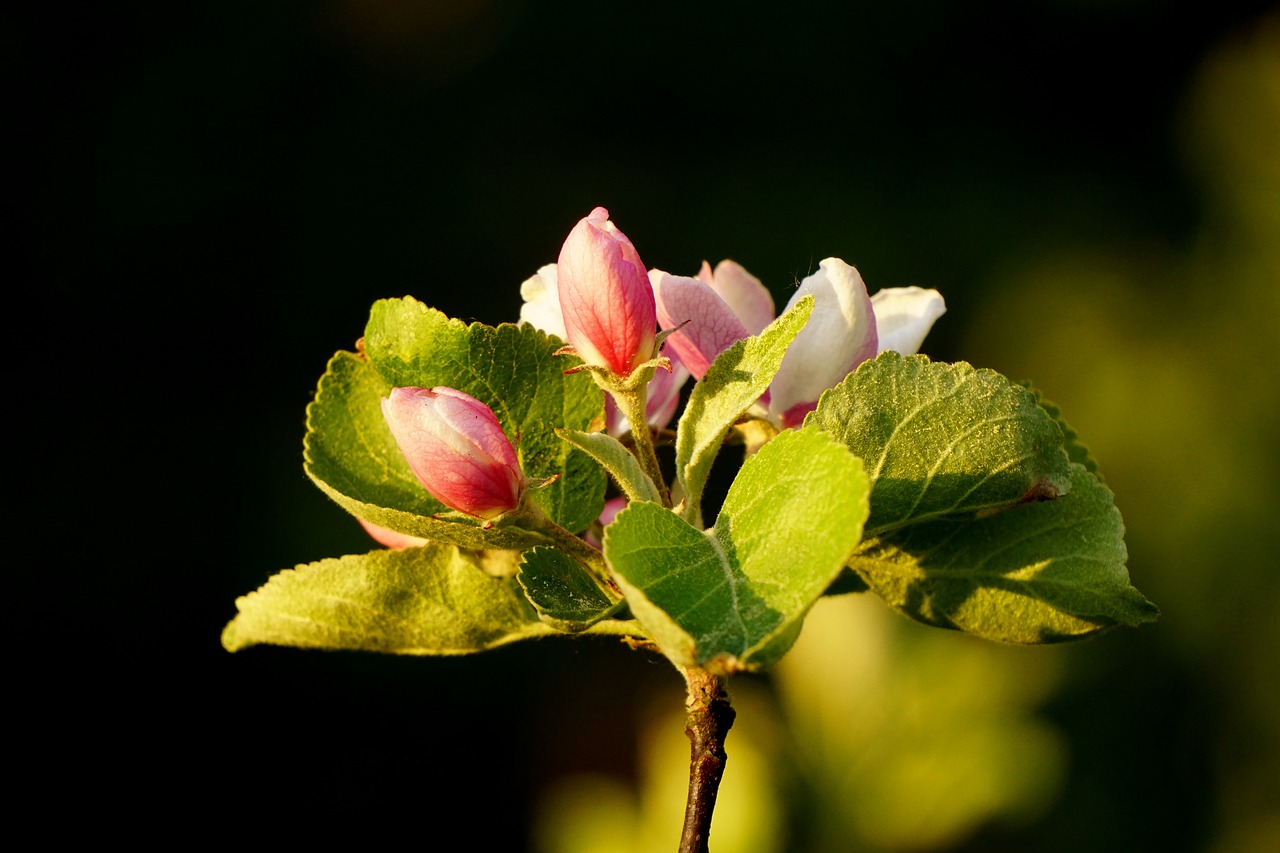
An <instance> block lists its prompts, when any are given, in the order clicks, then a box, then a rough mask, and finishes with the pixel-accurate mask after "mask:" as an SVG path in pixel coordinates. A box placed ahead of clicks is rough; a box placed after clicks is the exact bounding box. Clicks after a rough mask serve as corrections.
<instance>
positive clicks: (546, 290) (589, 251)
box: [520, 207, 946, 434]
mask: <svg viewBox="0 0 1280 853" xmlns="http://www.w3.org/2000/svg"><path fill="white" fill-rule="evenodd" d="M608 217H609V213H608V211H607V210H605V209H604V208H599V207H598V208H596V209H595V210H594V211H592V212H591V215H590V216H588V217H587V218H585V219H583V220H582V221H580V222H579V223H578V225H577V226H575V228H574V229H573V231H571V232H570V234H569V237H568V239H566V240H565V244H564V248H563V249H562V250H561V252H560V261H559V263H558V264H547V265H546V266H544V267H542V268H541V269H539V270H538V271H537V273H536V274H535V275H533V276H532V277H530V278H529V279H527V280H526V281H525V282H524V284H523V285H522V286H521V288H520V295H521V296H522V297H523V299H524V305H523V306H522V307H521V309H520V319H521V320H522V321H524V322H526V323H528V324H530V325H532V326H534V327H535V328H538V329H541V330H542V331H544V332H547V333H549V334H553V335H557V336H559V337H561V338H562V339H564V340H566V341H568V342H569V344H570V345H571V346H572V347H574V348H575V349H576V350H577V352H578V354H579V355H580V356H582V358H583V360H584V361H586V362H587V363H588V364H595V365H597V366H600V367H607V368H609V369H611V370H613V371H615V372H617V373H623V372H624V370H623V369H624V368H625V371H626V372H629V371H630V370H631V369H634V368H635V367H636V366H637V365H639V364H641V363H643V362H644V361H645V360H646V359H648V358H650V357H652V355H653V353H652V345H653V344H652V342H653V340H654V336H653V325H654V320H653V318H655V317H656V320H657V323H658V324H660V325H661V327H662V329H663V330H666V331H669V332H670V337H668V338H667V340H666V345H665V347H664V348H663V352H662V355H664V356H666V357H667V358H669V359H670V360H671V362H672V364H673V370H672V371H671V372H670V373H665V372H664V371H657V373H656V374H655V376H654V379H653V380H652V382H651V383H650V388H649V398H648V399H649V405H648V409H647V412H646V414H647V420H648V421H649V424H650V426H653V427H659V428H660V427H663V426H666V425H667V424H668V423H670V421H671V418H672V417H673V416H674V414H675V407H676V403H677V400H678V396H679V392H680V387H681V386H682V385H683V384H684V382H685V381H686V380H687V378H688V377H689V376H692V377H693V378H694V379H695V380H698V379H701V378H702V377H703V376H704V375H705V374H706V372H707V369H708V368H709V367H710V366H711V363H712V362H714V361H715V359H716V356H718V355H719V354H720V353H722V352H723V351H724V350H725V349H727V348H728V347H729V346H731V345H732V344H734V343H735V342H737V341H739V340H742V339H743V338H746V337H748V336H750V335H757V334H759V333H760V332H761V331H762V330H763V329H764V328H765V327H766V326H767V325H769V323H770V322H772V321H773V319H774V316H775V312H774V302H773V296H772V295H771V294H770V292H769V290H768V288H766V287H765V286H764V284H763V283H761V281H760V280H759V279H758V278H756V277H755V276H753V275H751V274H750V273H749V272H747V271H746V270H745V269H743V268H742V266H740V265H739V264H737V263H735V262H733V261H729V260H725V261H721V262H720V263H719V264H717V265H716V267H715V269H714V270H712V268H711V265H710V264H708V263H706V262H705V261H704V262H703V264H702V269H701V270H700V271H699V273H698V275H697V277H687V276H678V275H673V274H671V273H668V272H665V271H663V270H659V269H652V270H649V272H648V275H647V278H646V279H645V280H644V281H642V280H641V277H640V276H639V275H637V270H638V269H642V264H641V261H640V257H639V255H638V254H637V253H636V251H635V247H634V246H632V244H631V241H630V240H628V239H627V238H626V236H625V235H624V234H623V233H622V232H621V231H619V230H618V229H617V227H616V226H615V225H614V224H613V223H612V222H611V221H610V220H609V218H608ZM566 260H567V261H568V262H569V265H568V266H566ZM588 276H590V277H589V278H588ZM807 295H812V296H813V297H814V301H815V304H814V310H813V314H812V316H811V318H810V320H809V323H808V324H807V325H806V326H805V328H804V330H802V331H801V332H800V334H799V335H798V336H797V337H796V339H795V341H794V342H793V343H792V344H791V347H790V348H789V349H788V351H787V355H786V357H785V358H784V360H783V362H782V367H781V368H780V369H779V371H778V374H777V376H776V377H775V378H774V380H773V384H772V385H771V386H770V388H769V391H768V392H767V393H766V394H765V396H764V397H763V398H762V399H761V401H760V403H759V406H760V408H761V412H762V413H763V414H765V415H766V416H767V417H768V418H769V419H770V420H772V421H773V422H774V423H775V424H776V425H777V426H780V427H782V428H789V427H792V426H796V425H797V424H799V423H800V421H802V420H803V419H804V416H805V414H806V413H807V412H809V411H810V410H812V409H813V408H814V407H815V406H816V405H817V402H818V398H819V397H820V396H821V395H822V392H823V391H825V390H826V389H828V388H830V387H832V386H834V385H835V384H836V383H838V382H839V381H840V380H842V379H843V378H844V377H845V376H847V375H848V374H849V372H850V371H852V370H853V369H854V368H856V367H857V366H858V365H859V364H861V363H862V362H863V361H866V360H867V359H869V358H872V357H874V356H875V355H876V354H877V353H878V352H883V351H884V350H887V349H892V350H895V351H897V352H900V353H903V354H904V355H909V354H911V353H914V352H916V351H917V350H919V348H920V344H921V342H922V341H923V340H924V337H925V335H926V334H928V332H929V329H930V328H931V327H932V326H933V323H934V321H936V320H937V319H938V318H939V317H940V316H942V314H943V312H945V311H946V304H945V303H944V301H943V299H942V296H941V294H939V293H938V292H937V291H936V290H926V289H924V288H920V287H895V288H888V289H885V290H881V291H880V292H878V293H876V294H875V295H874V296H868V295H867V287H866V284H865V283H864V282H863V280H862V276H861V275H860V274H859V273H858V271H857V269H855V268H854V267H852V266H850V265H849V264H847V263H845V262H844V261H842V260H840V259H839V258H827V259H826V260H824V261H822V263H821V264H819V269H818V271H817V272H815V273H813V274H812V275H810V276H808V277H806V278H805V279H804V280H803V281H801V282H800V286H799V287H798V288H797V289H796V291H795V292H794V293H793V294H792V296H791V299H790V300H789V301H788V303H787V308H790V307H791V306H792V305H794V304H795V303H796V302H797V301H799V300H800V299H802V298H803V297H805V296H807ZM620 430H621V425H620V424H618V423H617V422H616V420H615V421H611V423H610V431H611V432H614V433H615V434H618V433H619V431H620ZM621 431H624V430H621Z"/></svg>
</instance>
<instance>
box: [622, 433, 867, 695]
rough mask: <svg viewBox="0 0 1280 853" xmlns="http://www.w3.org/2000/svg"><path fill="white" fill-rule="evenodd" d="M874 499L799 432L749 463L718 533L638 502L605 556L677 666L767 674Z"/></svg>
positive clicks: (862, 477)
mask: <svg viewBox="0 0 1280 853" xmlns="http://www.w3.org/2000/svg"><path fill="white" fill-rule="evenodd" d="M868 493H869V486H868V483H867V479H866V474H865V473H864V472H863V468H862V463H861V461H860V460H859V459H857V458H856V457H855V456H853V455H852V454H851V453H849V451H848V450H847V449H846V448H845V447H843V446H842V445H840V444H839V443H837V442H835V441H834V440H833V439H831V437H830V436H828V435H826V434H825V433H822V432H820V431H819V430H817V429H813V428H808V429H802V430H791V431H788V432H784V433H782V434H781V435H779V436H778V437H777V438H775V439H774V440H773V441H771V442H769V443H768V444H766V445H765V446H764V447H763V448H762V449H761V450H760V451H759V452H758V453H757V454H755V455H754V456H752V457H751V458H750V459H748V460H747V461H746V462H745V463H744V464H743V466H742V468H741V469H740V471H739V472H738V476H737V479H735V480H734V483H733V485H732V486H731V487H730V489H729V493H728V495H727V496H726V498H725V501H724V505H723V506H722V507H721V510H720V515H719V517H718V518H717V519H716V525H715V527H713V528H712V529H710V530H707V531H705V532H704V531H700V530H698V529H697V528H696V527H694V526H693V525H691V524H689V523H688V522H686V521H685V520H684V519H682V518H681V517H680V516H679V515H677V514H675V513H674V512H671V511H669V510H666V509H663V508H662V507H661V506H659V505H657V504H652V503H632V504H630V505H629V506H628V507H627V508H626V509H624V510H623V511H622V512H621V513H619V514H618V516H617V517H616V518H615V519H614V521H613V523H612V524H610V525H609V526H608V527H606V528H605V556H606V558H607V559H608V561H609V565H610V566H611V567H612V569H613V570H614V572H615V573H616V577H617V579H618V583H619V585H620V586H622V588H623V591H624V593H625V594H626V597H627V601H628V604H629V605H630V607H631V611H632V612H633V613H634V614H635V616H636V618H637V619H638V620H639V621H640V623H641V624H642V625H644V626H645V628H647V629H648V630H649V632H650V634H651V635H652V636H653V637H654V639H655V641H656V642H657V643H658V645H659V647H660V648H662V650H663V652H664V653H665V654H666V655H667V656H668V657H669V658H671V660H672V661H673V662H674V663H675V664H676V665H677V666H684V667H687V666H694V665H697V666H704V667H707V668H708V669H712V670H713V671H718V672H725V673H728V672H734V671H738V670H744V669H746V670H757V669H763V668H765V667H768V666H770V665H772V664H773V663H774V662H776V661H777V660H778V658H780V657H781V656H782V654H783V653H784V652H786V650H787V649H788V648H790V646H791V643H792V642H793V641H794V640H795V637H796V635H797V634H798V633H799V630H800V626H801V624H802V621H803V619H804V615H805V614H806V613H807V612H808V610H809V607H810V606H811V605H812V604H813V602H814V601H816V600H817V599H818V598H819V597H821V596H822V593H823V591H824V590H826V589H827V587H828V586H829V585H830V584H831V583H832V581H833V580H835V578H836V577H837V576H838V575H839V574H840V572H841V570H842V568H843V566H844V564H845V561H846V560H847V559H848V557H849V555H850V554H851V553H852V552H853V550H854V548H855V547H856V546H857V544H858V541H859V538H860V536H861V530H862V523H863V521H864V520H865V519H866V517H867V511H868V503H867V500H868Z"/></svg>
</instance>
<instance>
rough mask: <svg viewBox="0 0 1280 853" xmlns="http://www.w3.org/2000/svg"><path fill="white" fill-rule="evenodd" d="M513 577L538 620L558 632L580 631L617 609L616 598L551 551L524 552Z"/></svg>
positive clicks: (618, 600) (618, 601)
mask: <svg viewBox="0 0 1280 853" xmlns="http://www.w3.org/2000/svg"><path fill="white" fill-rule="evenodd" d="M517 577H518V579H519V581H520V586H521V588H522V589H524V593H525V595H526V596H527V597H528V599H529V601H530V602H532V603H533V606H534V608H535V609H536V610H537V611H538V615H539V616H540V617H541V618H542V621H543V622H546V623H547V624H548V625H551V626H552V627H554V628H557V629H559V630H561V631H581V630H582V629H584V628H587V627H589V626H590V625H592V624H594V623H596V622H599V621H600V620H601V619H604V618H605V617H606V616H610V615H612V614H613V613H615V612H616V611H618V610H619V609H620V606H621V597H620V596H618V595H617V594H616V593H611V592H610V591H609V590H608V589H606V588H604V587H602V586H601V585H600V583H599V582H598V581H597V580H596V579H595V578H593V577H592V576H591V575H590V574H589V573H588V572H587V571H586V570H585V569H583V568H582V567H581V566H580V565H578V564H577V562H575V561H574V560H573V558H571V557H570V556H569V555H567V554H565V553H564V552H563V551H559V550H557V549H555V548H534V549H532V550H530V551H526V552H525V554H524V559H523V560H522V561H521V564H520V573H519V575H518V576H517Z"/></svg>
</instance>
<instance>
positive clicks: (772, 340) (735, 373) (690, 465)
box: [676, 296, 813, 527]
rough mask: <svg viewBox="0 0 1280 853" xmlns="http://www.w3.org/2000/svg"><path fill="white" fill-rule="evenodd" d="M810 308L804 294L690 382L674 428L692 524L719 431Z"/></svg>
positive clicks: (755, 393)
mask: <svg viewBox="0 0 1280 853" xmlns="http://www.w3.org/2000/svg"><path fill="white" fill-rule="evenodd" d="M812 312H813V297H811V296H806V297H804V298H803V299H801V300H800V301H799V302H797V303H796V304H795V305H794V306H793V307H792V308H791V310H790V311H787V312H786V313H785V314H783V315H782V316H781V317H779V318H778V319H776V320H774V321H773V322H772V323H770V324H769V326H768V327H767V328H766V329H765V330H764V331H762V332H761V333H760V334H759V335H757V336H755V337H750V338H745V339H743V340H741V341H738V342H737V343H735V344H734V345H733V346H731V347H729V348H728V349H726V350H725V351H724V352H722V353H720V355H719V356H718V357H717V358H716V360H715V362H713V363H712V365H711V367H710V368H709V369H708V370H707V375H706V376H704V377H703V378H702V380H701V381H700V382H698V383H697V384H696V385H694V386H693V391H692V392H691V393H690V395H689V402H688V403H687V404H686V405H685V409H684V414H682V415H681V416H680V423H679V425H678V427H677V431H676V478H677V481H678V482H679V484H680V486H681V488H683V490H684V494H685V500H686V503H685V508H684V517H685V518H686V519H687V520H688V521H690V522H691V523H692V524H694V525H695V526H698V527H701V526H702V492H703V489H704V488H705V487H706V484H707V475H708V474H709V473H710V471H711V463H712V462H714V461H715V458H716V454H717V453H719V452H720V446H721V444H723V443H724V437H725V434H726V433H728V431H729V429H730V427H732V426H733V424H734V422H735V421H737V420H738V418H739V417H740V416H741V415H742V413H743V412H744V411H746V410H747V409H748V408H749V407H750V406H751V404H752V403H754V402H755V401H756V400H758V399H760V395H761V394H763V393H764V392H765V391H766V390H768V388H769V383H771V382H773V377H774V374H776V373H777V372H778V367H779V366H780V365H781V364H782V357H783V356H784V355H786V353H787V347H789V346H791V342H792V341H793V340H795V337H796V335H798V334H800V330H801V329H803V328H804V324H805V323H806V322H808V320H809V315H810V314H811V313H812Z"/></svg>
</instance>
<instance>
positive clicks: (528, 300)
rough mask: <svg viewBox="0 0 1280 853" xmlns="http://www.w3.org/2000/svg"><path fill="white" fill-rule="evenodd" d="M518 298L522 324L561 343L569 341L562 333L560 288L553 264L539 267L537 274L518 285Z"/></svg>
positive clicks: (562, 317)
mask: <svg viewBox="0 0 1280 853" xmlns="http://www.w3.org/2000/svg"><path fill="white" fill-rule="evenodd" d="M520 298H521V299H523V300H524V304H523V305H521V306H520V319H521V320H522V321H523V322H525V323H528V324H529V325H530V326H533V327H534V328H535V329H541V330H542V331H544V332H546V333H547V334H549V335H555V336H556V337H558V338H560V340H562V341H567V340H568V339H569V338H568V336H567V335H566V334H565V331H564V315H563V314H562V313H560V288H559V286H558V278H557V275H556V265H555V264H546V265H545V266H542V267H539V268H538V272H537V273H535V274H534V275H531V276H529V277H528V278H526V279H525V280H524V283H523V284H521V285H520Z"/></svg>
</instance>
